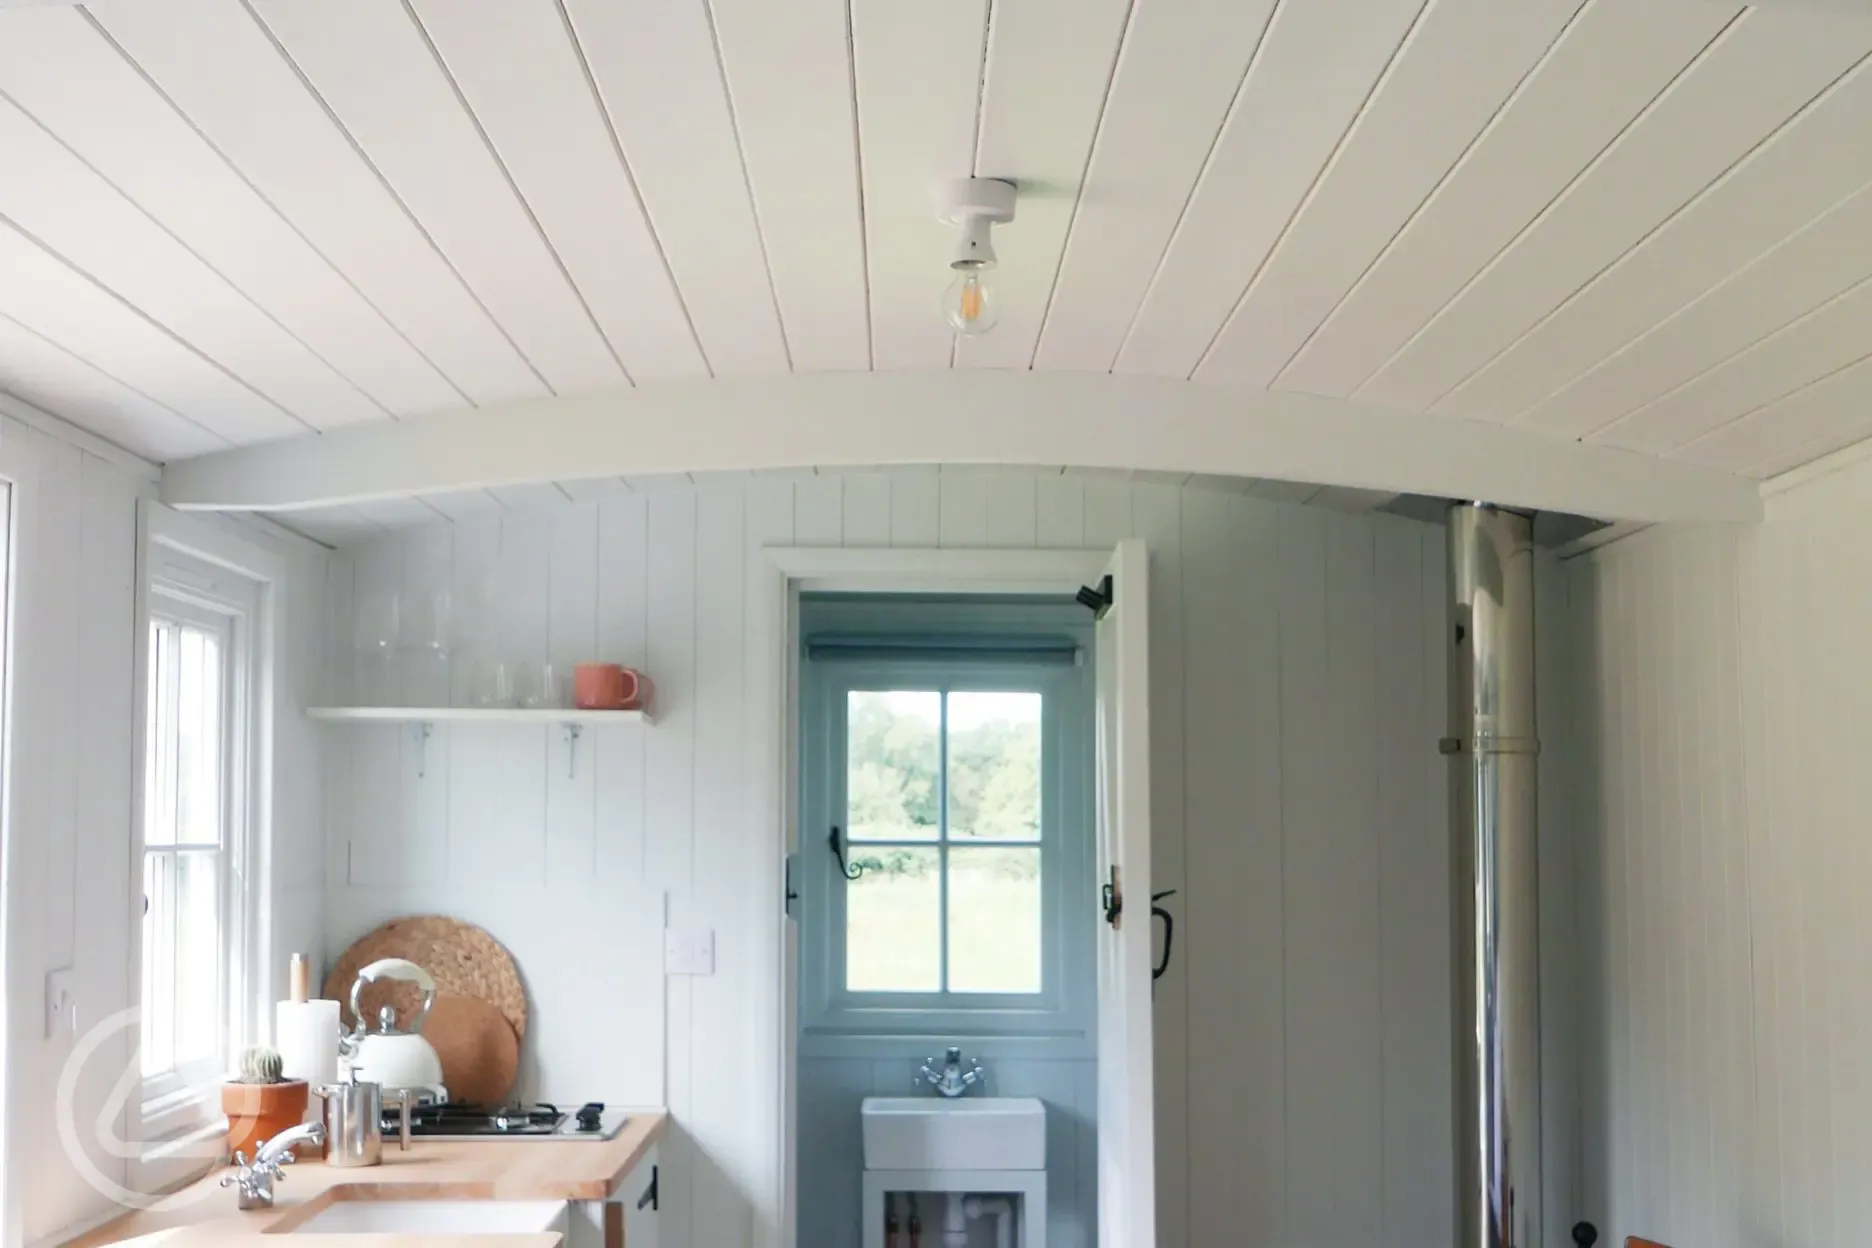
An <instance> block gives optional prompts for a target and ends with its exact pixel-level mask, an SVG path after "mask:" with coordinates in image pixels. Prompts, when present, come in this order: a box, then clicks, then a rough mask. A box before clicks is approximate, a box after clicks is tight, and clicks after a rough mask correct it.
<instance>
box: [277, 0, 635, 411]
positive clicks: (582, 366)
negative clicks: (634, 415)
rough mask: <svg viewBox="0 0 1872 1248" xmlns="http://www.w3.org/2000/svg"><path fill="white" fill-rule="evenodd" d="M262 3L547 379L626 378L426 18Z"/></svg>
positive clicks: (397, 11)
mask: <svg viewBox="0 0 1872 1248" xmlns="http://www.w3.org/2000/svg"><path fill="white" fill-rule="evenodd" d="M252 11H254V12H257V13H258V14H259V15H260V17H261V20H263V21H264V22H265V23H266V26H267V29H268V30H270V31H271V32H272V34H273V37H274V38H275V39H277V40H278V41H279V43H280V45H281V46H282V47H283V48H284V49H285V51H286V54H287V55H288V56H290V57H291V58H292V60H293V63H294V64H295V65H297V66H298V68H299V70H300V72H301V73H303V74H304V75H305V77H306V79H307V81H309V82H310V83H311V85H312V87H313V89H314V90H316V91H317V92H318V94H319V96H320V98H322V99H323V100H324V102H325V104H326V105H327V106H328V107H329V108H330V109H331V111H332V113H333V115H334V116H336V117H337V118H338V120H339V122H340V123H341V124H342V125H343V126H344V128H345V129H346V130H347V131H348V132H349V133H350V135H351V137H352V138H353V139H354V140H355V141H356V143H357V145H358V147H359V148H360V149H361V150H362V151H363V152H364V153H365V154H366V156H367V157H368V158H369V159H370V161H371V163H372V164H374V165H375V166H376V167H377V169H378V170H379V171H380V172H381V173H382V175H383V177H384V179H385V180H386V181H387V182H388V183H389V184H390V186H391V187H392V188H393V189H394V191H395V193H396V195H397V197H398V198H399V199H401V200H402V201H403V203H404V204H406V205H408V207H409V210H410V211H411V212H412V213H414V214H415V216H416V218H417V219H418V220H419V221H420V222H421V224H422V228H423V230H424V231H425V232H426V233H427V234H428V235H429V236H430V237H431V238H433V239H434V240H435V243H436V245H437V246H438V247H440V249H441V250H442V253H443V254H444V255H445V256H447V258H448V260H449V262H450V264H451V265H453V267H454V268H455V269H456V271H457V272H459V273H460V274H461V275H462V276H463V277H464V278H465V279H466V281H467V283H468V285H469V286H470V287H472V288H473V290H474V292H475V294H476V296H477V297H478V298H479V299H480V301H481V303H482V304H483V306H485V307H486V308H487V309H488V311H489V313H490V314H491V315H493V316H494V317H495V318H496V319H497V320H498V321H499V323H500V325H501V328H502V329H503V330H504V331H505V332H506V333H507V334H508V335H509V337H510V338H511V339H512V341H513V342H514V343H515V344H516V345H517V346H518V348H519V349H520V350H521V351H522V352H523V353H524V354H525V356H526V358H527V360H528V361H529V362H530V363H531V365H532V366H533V368H535V369H537V370H538V372H539V374H540V376H541V377H542V378H543V379H544V380H545V382H546V383H547V384H548V385H549V386H550V387H551V388H552V389H553V390H555V391H558V392H562V393H573V392H577V391H581V390H600V389H605V388H608V387H615V386H618V385H621V384H623V381H624V372H623V370H622V369H621V368H619V367H618V362H617V360H616V359H615V358H614V357H613V356H612V354H611V352H610V350H609V349H608V348H607V347H606V345H605V341H604V339H603V337H602V336H601V335H600V334H599V332H598V330H597V328H596V327H595V326H594V325H593V324H592V319H591V316H590V314H589V313H588V312H587V311H586V309H585V307H584V305H583V304H582V303H581V302H580V300H579V298H578V295H577V293H576V292H575V291H574V290H573V288H572V286H571V284H570V283H569V282H568V281H567V280H566V277H565V274H564V272H563V270H562V269H561V267H560V264H559V261H558V259H557V258H556V257H555V255H554V254H553V251H552V248H551V247H550V246H549V245H548V243H547V242H546V239H545V237H544V236H543V235H542V234H541V233H540V230H539V227H538V226H537V225H535V224H534V220H533V217H532V216H531V215H530V214H529V213H528V211H527V209H526V206H525V204H524V203H522V201H521V200H520V198H519V196H518V195H516V194H515V193H514V188H513V186H512V184H511V183H510V181H509V180H508V175H507V173H506V171H505V170H504V168H503V167H502V166H501V164H500V162H499V161H498V159H497V158H496V157H495V155H494V153H493V152H492V151H491V150H490V149H489V147H488V145H487V143H486V142H485V141H484V139H483V138H482V135H481V132H480V131H479V130H478V129H477V127H476V125H475V121H474V118H473V117H472V116H471V115H470V114H469V112H468V110H467V109H466V108H465V107H463V106H462V103H461V101H460V99H459V97H458V96H457V94H456V92H457V87H456V85H455V83H454V81H453V80H452V79H451V78H450V77H449V75H448V74H447V72H446V71H445V69H444V67H443V66H442V64H441V63H440V62H439V61H438V60H437V58H436V56H435V55H434V53H433V52H432V50H431V46H430V44H429V41H428V39H427V37H426V36H425V35H424V34H423V32H422V31H421V29H420V28H419V26H418V25H417V23H416V22H415V21H414V20H413V19H411V18H410V17H409V16H408V14H407V13H406V12H405V11H404V10H403V9H402V8H401V7H399V6H391V5H382V4H377V3H375V2H374V0H338V2H337V3H334V4H328V5H320V6H319V8H318V9H317V11H316V12H314V11H313V10H311V9H307V8H304V7H303V6H300V5H295V4H291V3H281V2H280V0H260V2H259V3H256V4H255V5H253V6H252Z"/></svg>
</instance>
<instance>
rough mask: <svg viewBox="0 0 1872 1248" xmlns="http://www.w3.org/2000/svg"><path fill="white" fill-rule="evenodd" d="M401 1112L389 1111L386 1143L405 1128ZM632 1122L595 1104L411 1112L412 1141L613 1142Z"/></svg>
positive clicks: (452, 1107)
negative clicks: (571, 1106) (614, 1137)
mask: <svg viewBox="0 0 1872 1248" xmlns="http://www.w3.org/2000/svg"><path fill="white" fill-rule="evenodd" d="M399 1113H400V1111H399V1110H397V1109H395V1108H391V1107H386V1108H385V1109H384V1120H383V1131H384V1136H385V1137H386V1138H392V1137H394V1136H395V1135H396V1134H397V1132H398V1131H399V1129H400V1123H399ZM629 1121H630V1118H629V1116H628V1115H627V1114H625V1113H624V1111H623V1110H619V1109H606V1108H605V1106H604V1103H603V1102H602V1101H589V1102H587V1103H586V1104H584V1105H581V1106H580V1107H579V1108H578V1109H575V1110H571V1111H569V1112H568V1111H566V1110H562V1109H560V1108H559V1107H558V1106H557V1105H549V1104H547V1103H546V1102H544V1101H542V1102H540V1103H538V1104H534V1105H507V1106H503V1107H501V1108H499V1109H489V1108H488V1107H487V1106H485V1105H456V1104H449V1105H426V1106H423V1107H421V1108H417V1109H412V1110H411V1111H410V1138H412V1139H423V1140H560V1141H566V1140H608V1139H611V1138H612V1137H613V1136H615V1135H616V1134H617V1133H618V1132H619V1131H621V1130H623V1128H624V1124H625V1123H626V1122H629Z"/></svg>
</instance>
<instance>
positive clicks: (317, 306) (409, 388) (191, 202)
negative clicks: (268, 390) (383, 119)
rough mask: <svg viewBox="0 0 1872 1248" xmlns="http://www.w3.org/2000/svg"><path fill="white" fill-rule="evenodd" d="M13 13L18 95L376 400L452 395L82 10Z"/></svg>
mask: <svg viewBox="0 0 1872 1248" xmlns="http://www.w3.org/2000/svg"><path fill="white" fill-rule="evenodd" d="M22 16H23V17H24V19H25V20H23V21H10V22H9V23H8V38H7V39H6V40H5V42H4V45H0V81H4V82H5V89H6V91H7V94H8V95H9V96H10V97H11V98H12V99H13V100H14V102H15V103H17V104H18V105H19V106H20V108H22V109H23V110H25V111H26V112H28V113H30V114H31V115H32V116H33V117H34V118H35V119H36V120H37V121H38V122H39V124H40V125H42V126H44V127H45V128H46V129H47V130H48V131H49V132H51V133H52V134H54V135H56V136H57V137H58V139H59V141H60V142H62V143H65V144H67V145H68V146H70V147H71V149H72V150H73V152H74V153H75V154H77V155H78V156H79V157H81V158H82V159H83V160H84V161H85V163H86V164H88V165H90V166H91V168H92V169H94V170H96V171H97V173H98V174H99V175H100V176H101V177H103V178H106V179H109V181H110V183H111V185H113V186H115V187H116V188H117V189H118V190H120V191H121V192H122V193H123V194H124V195H125V196H127V197H128V198H129V199H131V200H132V201H134V202H135V203H136V205H137V207H139V208H141V209H142V210H143V211H144V212H147V213H149V214H150V216H151V218H152V219H153V220H154V221H156V222H157V223H158V224H160V225H161V226H162V227H163V228H164V229H165V230H167V231H168V232H169V233H171V234H172V235H174V236H175V238H176V240H177V241H178V242H180V243H182V244H183V245H184V246H186V247H187V248H188V249H189V251H190V252H192V253H193V254H194V255H195V256H196V257H198V258H199V260H200V261H201V262H202V263H204V264H206V265H208V266H211V267H212V268H213V269H215V270H216V271H217V272H219V273H220V274H221V276H222V277H224V278H225V279H226V280H227V281H228V282H229V283H230V284H231V285H232V286H233V287H235V288H236V289H238V290H240V291H241V292H242V293H243V294H244V295H245V296H246V297H247V298H249V299H251V300H253V301H254V303H255V304H256V305H257V306H258V307H259V308H261V309H263V310H264V311H265V312H266V313H267V314H268V315H269V316H271V317H272V318H274V319H275V320H277V321H278V323H279V325H280V327H281V328H282V329H284V330H285V331H287V332H288V333H290V334H292V335H293V336H294V337H296V338H297V339H299V341H300V342H302V343H304V344H305V345H306V347H307V348H308V349H309V350H310V351H312V352H313V353H315V354H316V355H317V356H318V357H319V358H321V359H323V360H324V361H325V362H326V363H328V364H329V365H330V366H331V367H332V368H333V369H334V370H336V371H337V373H338V374H339V375H341V376H343V377H347V378H349V379H350V380H351V381H352V383H354V384H355V385H356V386H357V387H358V388H359V389H360V390H362V391H363V392H364V393H365V394H367V395H369V396H371V397H372V398H373V399H375V400H376V402H377V403H379V404H381V405H382V407H383V408H384V409H385V410H387V411H390V412H392V413H396V414H398V415H407V414H410V413H413V412H419V411H432V410H437V409H440V408H447V407H454V406H457V405H459V404H460V403H461V402H462V401H463V400H462V395H461V393H460V392H459V391H457V390H456V389H455V388H454V387H453V386H451V385H450V384H449V383H448V381H447V380H446V379H445V378H444V377H443V376H442V375H441V374H440V373H438V372H437V371H436V370H435V368H434V367H433V366H432V365H431V364H430V363H429V361H427V360H426V359H424V358H423V357H422V355H421V354H420V353H419V352H417V351H416V349H415V348H414V347H412V346H411V345H410V343H409V342H408V340H407V339H405V338H403V337H402V336H401V335H400V334H399V333H398V332H397V331H396V330H395V329H394V328H393V327H392V326H391V325H390V324H389V322H388V321H386V320H385V319H384V318H383V316H382V315H381V314H380V313H379V312H378V311H377V309H376V308H374V307H372V306H371V305H370V303H369V302H367V301H366V300H365V299H364V298H363V297H362V296H361V295H360V294H359V293H358V291H357V289H356V288H355V287H353V286H352V285H350V284H349V283H348V282H346V281H345V279H344V278H343V277H342V276H341V275H340V274H339V273H338V272H337V271H336V270H335V269H334V268H332V266H331V265H330V264H329V263H327V261H326V260H325V259H324V257H322V256H320V255H319V254H318V252H316V251H315V250H313V248H312V247H311V246H310V245H309V244H308V243H307V242H306V240H305V238H304V237H303V236H301V235H300V234H299V233H298V232H297V231H295V230H294V229H293V228H292V226H290V225H289V224H288V223H287V222H286V221H285V220H284V219H283V218H281V217H280V216H279V215H278V214H277V213H276V212H275V211H274V210H273V208H272V207H271V206H270V205H269V204H268V203H267V202H266V201H265V200H264V199H262V198H261V197H260V195H259V194H258V193H257V192H255V191H254V189H253V188H252V186H250V185H249V184H248V183H247V182H245V181H244V180H243V179H242V178H241V176H240V175H239V174H238V173H236V172H235V171H234V169H233V168H232V167H231V166H230V165H229V164H228V163H227V162H226V161H224V160H223V159H221V157H220V155H219V154H218V153H217V152H216V151H215V149H214V148H213V147H212V146H211V145H210V144H209V143H207V142H206V141H205V140H204V139H203V138H202V136H201V135H200V134H199V133H198V132H197V131H196V130H194V129H193V128H192V127H190V125H189V123H188V121H187V119H185V118H184V117H182V116H181V115H180V114H179V113H177V112H176V110H175V109H174V108H172V107H170V105H169V102H168V101H167V100H166V99H165V98H164V97H163V96H162V94H161V93H160V92H159V91H157V90H156V89H155V88H154V87H153V86H152V85H151V84H150V82H149V80H148V79H147V78H145V77H144V76H143V75H142V74H140V73H139V72H138V71H137V67H136V66H134V65H132V64H131V63H130V62H129V61H128V60H126V59H125V58H124V57H123V56H121V55H119V53H118V51H117V50H116V49H115V48H113V47H112V46H111V44H110V43H109V41H108V40H106V39H105V38H104V37H103V35H102V34H101V33H100V32H99V30H98V28H97V27H96V26H95V25H93V24H92V23H91V22H90V21H88V20H86V17H85V15H84V14H83V13H81V12H79V11H78V10H77V9H64V8H61V9H42V10H38V11H36V12H35V13H33V14H31V15H22Z"/></svg>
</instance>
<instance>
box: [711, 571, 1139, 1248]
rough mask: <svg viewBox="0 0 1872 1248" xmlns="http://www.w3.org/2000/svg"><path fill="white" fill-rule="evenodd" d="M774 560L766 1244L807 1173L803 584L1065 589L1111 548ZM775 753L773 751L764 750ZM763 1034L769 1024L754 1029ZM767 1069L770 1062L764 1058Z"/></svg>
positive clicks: (765, 651)
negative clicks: (792, 911) (802, 972)
mask: <svg viewBox="0 0 1872 1248" xmlns="http://www.w3.org/2000/svg"><path fill="white" fill-rule="evenodd" d="M763 553H764V554H765V555H766V558H765V560H761V561H756V562H755V563H754V564H753V565H751V570H750V573H749V575H750V577H751V578H753V582H754V583H751V584H750V585H749V587H748V589H749V593H748V615H749V625H750V627H749V628H748V632H747V635H748V647H749V653H748V697H749V707H748V710H749V715H750V719H751V721H752V722H753V723H755V724H768V725H771V726H772V734H773V735H772V736H771V738H769V739H767V740H766V741H762V740H761V734H759V733H758V732H756V733H752V734H750V736H751V737H752V738H753V741H754V744H753V746H752V749H753V750H754V754H755V756H754V757H751V758H750V759H749V763H750V774H751V775H754V776H757V777H760V783H758V784H756V785H754V786H752V788H753V790H754V792H755V793H756V794H757V796H756V798H755V800H756V803H757V807H756V809H755V810H754V811H751V812H750V816H751V817H753V818H765V819H767V820H768V821H769V823H770V829H769V831H770V835H769V837H768V840H767V843H768V844H769V845H771V846H773V847H774V852H772V853H770V854H769V855H767V857H766V861H765V863H764V864H763V865H764V867H765V870H764V871H763V873H762V879H761V883H762V886H763V891H762V896H761V898H760V899H759V902H758V904H759V905H760V907H761V910H760V913H761V914H762V916H763V920H764V921H765V922H766V923H767V924H769V925H770V926H769V930H770V931H772V932H773V933H774V945H773V948H774V950H775V953H776V960H775V964H774V966H773V972H774V973H773V975H772V977H771V978H770V979H769V980H768V981H767V982H765V983H763V984H761V987H760V991H761V992H762V993H763V994H769V995H768V999H766V1000H764V1001H762V1002H760V1003H759V1005H758V1007H757V1010H758V1012H762V1013H765V1014H766V1015H767V1017H768V1020H769V1022H770V1024H771V1026H772V1030H771V1031H768V1032H766V1033H765V1034H766V1035H767V1036H768V1037H771V1038H772V1043H770V1044H764V1045H763V1046H762V1050H763V1051H762V1052H760V1053H758V1054H756V1055H755V1060H756V1062H757V1063H761V1062H769V1063H772V1065H771V1066H769V1067H768V1069H767V1070H765V1071H764V1072H762V1073H763V1074H765V1076H766V1077H765V1079H764V1080H760V1081H758V1082H764V1083H765V1085H766V1086H768V1087H771V1088H773V1089H774V1097H773V1099H772V1100H771V1101H769V1102H767V1103H766V1105H764V1106H763V1107H762V1108H771V1112H772V1114H773V1118H772V1121H771V1122H770V1123H768V1124H766V1125H767V1127H768V1128H770V1130H771V1135H770V1137H769V1138H771V1139H773V1140H774V1142H775V1144H776V1146H777V1147H776V1153H775V1156H776V1160H777V1164H776V1166H775V1168H774V1175H773V1187H772V1190H771V1196H770V1199H769V1200H768V1201H767V1202H766V1204H767V1208H768V1209H770V1210H771V1211H772V1220H771V1221H767V1220H765V1219H762V1218H759V1217H758V1216H757V1217H756V1219H755V1225H756V1227H757V1230H756V1237H755V1243H756V1244H757V1245H758V1246H759V1248H795V1243H794V1233H795V1225H794V1222H795V1220H794V1204H795V1199H796V1192H795V1189H794V1185H795V1182H796V1180H797V1174H798V1168H797V1167H798V1154H797V1147H798V1136H797V1121H798V1113H797V1108H798V1106H797V1090H796V1088H795V1081H796V1079H797V1072H798V1060H797V1059H798V1053H797V1049H798V1036H797V1034H796V1030H797V1029H796V1022H797V1020H796V1018H795V1000H796V995H797V989H798V975H799V948H798V942H797V940H796V939H795V934H794V928H793V927H792V925H791V924H790V923H789V922H788V920H787V916H786V905H785V901H784V898H783V893H784V891H785V883H784V879H785V871H786V857H787V855H788V854H789V853H790V852H792V851H793V849H795V848H796V847H797V846H798V845H799V754H798V735H799V640H800V639H799V596H800V594H801V592H803V591H823V592H844V593H950V594H982V593H1001V594H1036V593H1038V594H1057V593H1068V594H1070V593H1072V592H1074V591H1075V590H1077V589H1078V588H1079V587H1080V586H1082V585H1097V584H1098V583H1099V580H1100V578H1102V577H1103V576H1104V575H1105V567H1106V564H1107V563H1108V562H1109V561H1110V559H1111V554H1112V552H1111V549H1110V548H1109V547H1107V548H1104V549H1099V550H955V549H945V550H934V549H922V548H886V547H877V548H862V549H861V548H856V547H811V546H770V547H768V548H766V550H765V551H764V552H763ZM763 756H764V757H763ZM754 1034H755V1035H756V1036H757V1037H758V1036H759V1035H760V1034H761V1033H760V1032H759V1031H758V1030H756V1032H755V1033H754ZM756 1069H757V1070H759V1069H760V1066H759V1065H758V1064H757V1066H756Z"/></svg>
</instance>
